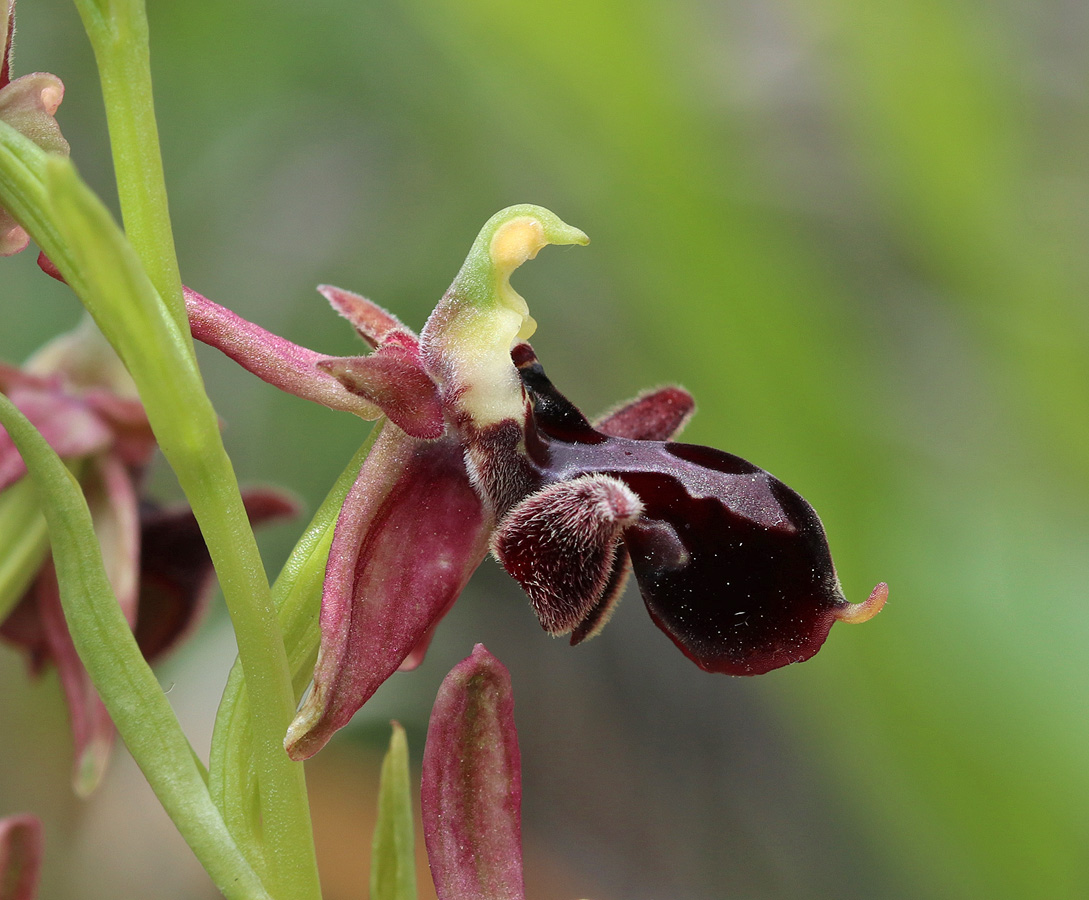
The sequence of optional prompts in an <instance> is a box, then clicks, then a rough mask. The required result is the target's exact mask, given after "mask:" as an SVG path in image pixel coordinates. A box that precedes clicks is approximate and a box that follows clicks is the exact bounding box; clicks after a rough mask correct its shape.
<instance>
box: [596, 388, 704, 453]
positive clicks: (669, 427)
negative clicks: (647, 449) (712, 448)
mask: <svg viewBox="0 0 1089 900" xmlns="http://www.w3.org/2000/svg"><path fill="white" fill-rule="evenodd" d="M695 412H696V401H695V400H693V399H692V395H691V394H690V393H688V391H686V390H685V389H684V388H680V387H673V386H670V387H664V388H658V389H656V390H653V391H647V392H646V393H643V394H640V395H639V396H638V397H636V398H635V399H634V400H631V401H629V402H627V403H625V404H623V405H622V406H619V407H617V408H616V409H614V410H612V411H611V412H609V413H606V414H605V415H604V416H602V417H601V418H600V419H599V420H598V421H597V422H595V423H594V428H595V429H597V430H598V431H600V432H601V433H602V434H607V435H609V436H610V437H624V438H632V439H633V440H637V441H671V440H673V439H674V438H676V437H677V435H679V434H680V433H681V431H682V430H684V426H685V425H687V424H688V420H689V419H691V418H692V416H693V415H694V414H695Z"/></svg>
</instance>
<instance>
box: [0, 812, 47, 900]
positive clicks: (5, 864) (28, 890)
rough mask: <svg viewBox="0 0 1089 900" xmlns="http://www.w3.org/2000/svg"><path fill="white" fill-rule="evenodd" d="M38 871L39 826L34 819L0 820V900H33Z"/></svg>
mask: <svg viewBox="0 0 1089 900" xmlns="http://www.w3.org/2000/svg"><path fill="white" fill-rule="evenodd" d="M41 868H42V823H41V821H40V820H39V819H38V817H37V816H31V815H25V814H24V815H19V816H8V817H6V818H4V819H0V900H34V897H35V896H36V895H37V893H38V879H39V877H40V875H41Z"/></svg>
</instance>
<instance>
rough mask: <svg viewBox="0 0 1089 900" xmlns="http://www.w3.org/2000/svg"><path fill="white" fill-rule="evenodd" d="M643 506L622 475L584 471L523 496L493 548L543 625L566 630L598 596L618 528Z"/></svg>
mask: <svg viewBox="0 0 1089 900" xmlns="http://www.w3.org/2000/svg"><path fill="white" fill-rule="evenodd" d="M641 512H642V504H641V503H640V502H639V498H638V497H636V496H635V494H633V493H632V491H631V490H630V489H629V488H628V487H627V486H626V485H625V484H624V483H623V482H622V481H618V480H617V479H615V478H609V477H608V476H605V475H587V476H584V477H582V478H576V479H574V480H572V481H561V482H559V483H557V484H553V485H549V486H548V487H547V488H545V489H544V490H542V491H540V492H538V493H536V494H533V495H531V496H529V497H527V498H526V499H525V500H523V501H522V502H521V503H519V504H518V505H517V506H515V507H514V509H512V510H511V512H510V513H509V515H507V516H506V517H505V518H504V519H503V521H502V522H501V523H500V524H499V527H498V528H497V529H496V533H495V538H494V540H493V544H492V546H493V550H494V552H495V555H496V558H497V559H498V560H499V562H500V563H501V564H502V565H503V568H505V569H506V570H507V571H508V572H509V573H510V574H511V575H512V576H513V577H514V578H515V579H517V581H518V582H519V584H521V585H522V588H523V590H525V592H526V594H527V595H528V596H529V599H530V602H531V603H532V604H533V609H534V610H535V611H536V613H537V617H538V618H539V619H540V620H541V625H542V626H543V627H544V629H545V630H546V631H548V632H549V633H550V634H567V633H568V632H569V631H571V630H573V629H574V628H576V627H577V626H578V625H580V624H581V623H582V622H583V620H584V619H585V618H586V617H587V615H588V614H589V613H590V612H591V610H593V609H594V608H595V606H596V605H597V603H598V601H599V600H600V599H601V597H602V594H603V592H604V591H605V589H606V587H607V585H608V583H609V578H610V575H611V574H612V570H613V563H614V559H615V552H616V543H617V539H618V538H619V537H620V532H621V530H622V529H623V528H624V526H625V525H628V524H630V523H631V522H634V521H635V520H636V519H637V518H638V517H639V514H640V513H641Z"/></svg>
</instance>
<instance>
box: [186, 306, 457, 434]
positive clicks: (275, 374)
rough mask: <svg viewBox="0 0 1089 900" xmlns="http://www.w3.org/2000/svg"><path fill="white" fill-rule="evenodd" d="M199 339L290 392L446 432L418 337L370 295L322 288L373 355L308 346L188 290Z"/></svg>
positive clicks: (412, 428)
mask: <svg viewBox="0 0 1089 900" xmlns="http://www.w3.org/2000/svg"><path fill="white" fill-rule="evenodd" d="M183 291H184V293H185V302H186V307H187V309H188V313H189V324H190V327H191V328H192V331H193V337H195V338H196V339H197V340H198V341H201V342H203V343H205V344H208V345H210V346H212V347H216V348H217V349H219V350H221V351H222V352H223V353H225V354H226V355H227V356H229V357H230V358H231V359H233V360H234V361H235V362H237V363H238V364H239V365H240V366H242V367H243V368H244V369H246V370H247V371H249V372H252V373H253V374H254V375H256V376H257V377H258V378H260V379H261V380H262V381H266V382H268V383H269V384H271V385H273V386H274V387H278V388H279V389H280V390H282V391H287V392H288V393H289V394H294V395H295V396H297V397H302V398H304V399H306V400H312V401H313V402H315V403H320V404H322V405H323V406H327V407H329V409H338V410H343V411H346V412H350V413H354V414H355V415H357V416H359V417H360V418H362V419H368V420H373V419H377V418H378V417H379V416H381V415H382V414H385V415H386V416H388V417H389V419H390V420H391V421H392V422H394V423H395V424H396V425H397V426H398V427H400V428H401V429H402V430H404V431H406V432H407V433H408V434H411V435H412V436H413V437H419V438H437V437H439V436H440V435H441V434H442V433H443V430H444V427H445V425H444V422H443V409H442V404H441V402H440V399H439V392H438V388H437V387H436V385H435V384H434V382H433V381H432V380H431V377H430V376H429V375H428V374H427V372H426V371H425V370H424V369H423V367H422V365H421V363H420V355H419V346H418V343H417V340H416V336H415V335H414V334H413V333H412V332H411V331H409V330H408V329H406V328H404V326H402V325H401V324H400V323H399V322H397V320H396V319H395V318H394V317H393V316H391V315H389V313H387V312H385V310H382V309H381V308H380V307H377V306H375V305H374V304H372V303H370V301H368V300H365V299H364V298H362V297H360V296H358V295H356V294H351V293H350V292H348V291H341V290H340V289H338V288H332V287H329V286H325V287H324V288H323V289H322V292H323V293H324V294H325V295H326V296H327V297H329V298H330V302H332V304H333V306H334V307H335V308H336V309H337V310H338V311H339V312H341V314H342V315H344V317H345V318H347V319H348V320H349V321H350V322H352V324H353V325H354V326H355V327H356V330H357V331H358V332H359V333H360V335H361V336H362V337H363V338H364V340H366V341H367V342H368V343H369V344H371V346H372V347H377V349H376V350H375V352H374V353H372V354H371V355H370V356H327V355H325V354H321V353H315V352H314V351H313V350H307V349H306V348H305V347H300V346H299V345H298V344H293V343H292V342H291V341H288V340H285V339H284V338H281V337H278V336H277V335H275V334H272V333H271V332H269V331H265V329H263V328H261V327H260V326H259V325H255V324H253V323H252V322H248V321H246V320H245V319H243V318H242V317H241V316H237V315H235V314H234V313H233V312H231V311H230V310H229V309H226V308H224V307H222V306H220V305H219V304H218V303H214V302H213V301H211V300H209V299H208V298H207V297H202V296H201V295H200V294H198V293H197V292H196V291H194V290H191V289H190V288H183Z"/></svg>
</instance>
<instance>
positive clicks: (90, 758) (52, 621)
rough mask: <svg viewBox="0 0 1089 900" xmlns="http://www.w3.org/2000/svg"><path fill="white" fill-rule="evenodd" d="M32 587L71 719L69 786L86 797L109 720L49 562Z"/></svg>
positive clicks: (109, 735) (106, 741)
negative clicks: (67, 619) (74, 636)
mask: <svg viewBox="0 0 1089 900" xmlns="http://www.w3.org/2000/svg"><path fill="white" fill-rule="evenodd" d="M34 590H35V599H36V600H37V604H38V615H39V616H40V617H41V622H42V628H43V632H44V634H45V640H46V644H47V646H48V648H49V658H50V660H51V662H52V663H53V664H54V665H55V666H56V667H57V675H58V676H59V678H60V683H61V689H62V690H63V691H64V699H65V701H66V702H67V704H68V714H69V717H70V719H71V725H72V743H73V745H74V749H75V760H74V763H73V769H72V786H73V788H74V789H75V791H76V793H77V794H78V795H79V796H81V797H86V796H88V795H89V794H91V792H92V791H94V789H95V788H96V787H98V784H99V782H101V780H102V776H103V775H104V774H105V772H106V764H107V763H108V762H109V758H110V750H111V749H112V748H113V741H114V728H113V722H112V721H111V720H110V715H109V713H108V712H106V707H105V705H103V703H102V700H101V699H100V698H99V696H98V693H97V692H96V691H95V689H94V685H92V684H91V677H90V676H89V675H88V674H87V670H86V669H85V668H84V667H83V663H82V662H81V661H80V658H79V654H77V653H76V648H75V645H74V644H73V643H72V636H71V635H70V634H69V633H68V626H67V624H66V623H65V621H64V610H63V609H62V607H61V600H60V589H59V588H58V586H57V573H56V571H55V570H54V568H53V563H52V561H50V562H49V563H47V564H46V565H45V566H44V567H43V568H42V571H41V573H40V574H39V575H38V580H37V582H36V584H35V588H34Z"/></svg>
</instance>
